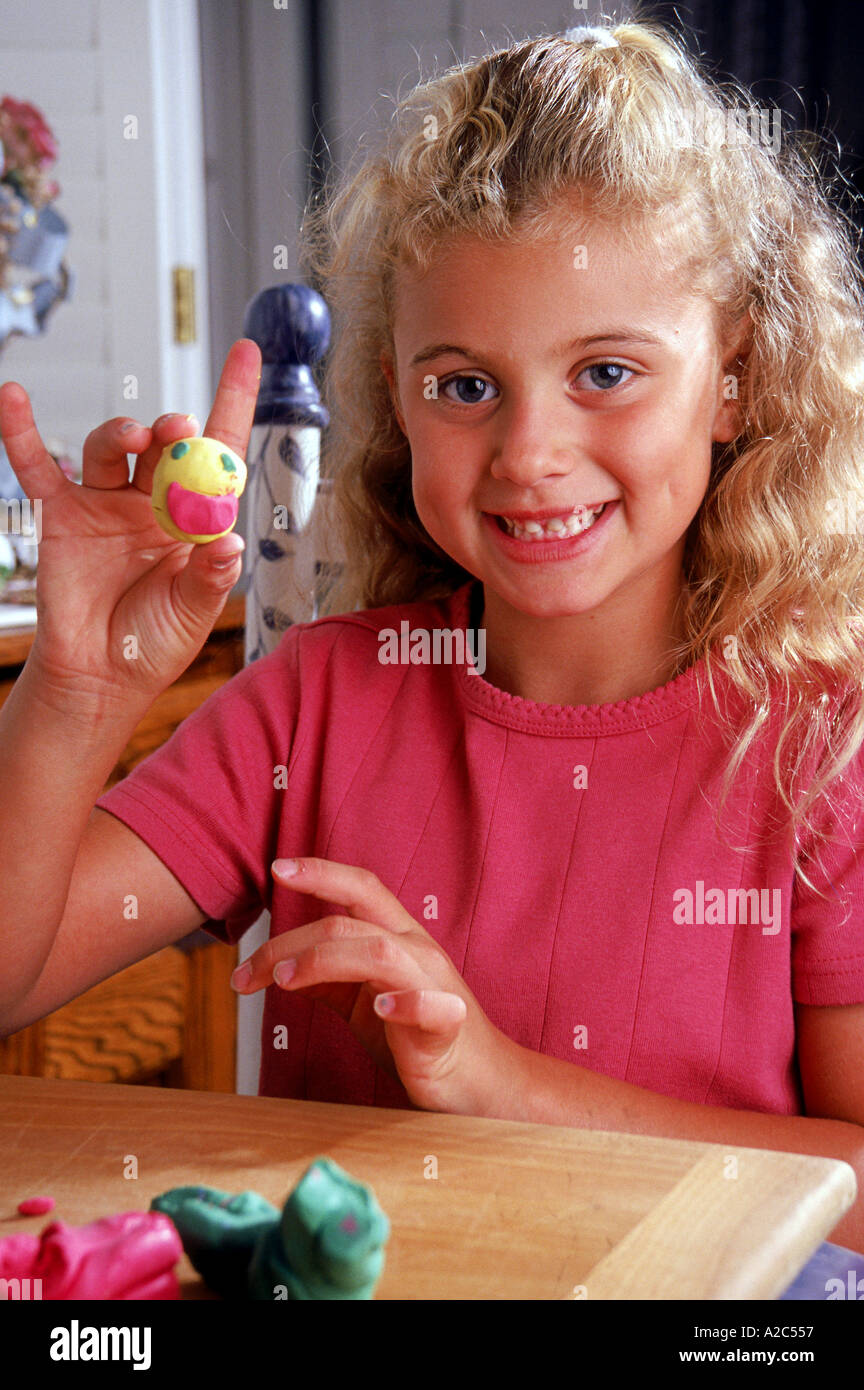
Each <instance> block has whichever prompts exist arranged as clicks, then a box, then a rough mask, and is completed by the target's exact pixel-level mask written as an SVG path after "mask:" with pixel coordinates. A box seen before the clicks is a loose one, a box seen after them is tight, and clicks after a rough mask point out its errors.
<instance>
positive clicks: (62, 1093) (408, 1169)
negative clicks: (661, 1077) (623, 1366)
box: [0, 1076, 856, 1300]
mask: <svg viewBox="0 0 864 1390" xmlns="http://www.w3.org/2000/svg"><path fill="white" fill-rule="evenodd" d="M323 1155H326V1156H328V1157H330V1158H332V1159H334V1160H335V1162H337V1163H338V1164H340V1165H341V1166H342V1167H343V1168H345V1169H346V1170H347V1171H348V1172H349V1173H350V1174H351V1175H352V1177H355V1178H359V1179H360V1180H361V1181H362V1182H365V1183H368V1184H369V1185H370V1186H371V1187H372V1188H373V1190H374V1192H375V1194H376V1196H377V1198H378V1200H379V1202H380V1203H381V1206H382V1207H383V1209H384V1211H385V1212H386V1213H387V1215H388V1217H389V1219H390V1223H391V1227H392V1231H391V1235H390V1240H389V1243H388V1246H387V1260H386V1267H385V1271H384V1275H383V1276H382V1279H381V1282H380V1284H379V1286H378V1291H377V1295H376V1296H377V1297H379V1298H383V1299H432V1300H437V1299H502V1298H503V1299H574V1298H585V1297H587V1298H589V1299H595V1300H596V1299H668V1300H675V1299H739V1298H741V1299H773V1298H776V1297H777V1296H778V1295H779V1294H780V1293H782V1291H783V1290H784V1289H785V1288H787V1287H788V1285H789V1284H790V1283H791V1281H792V1280H793V1279H794V1277H795V1275H796V1274H797V1273H798V1272H799V1270H800V1269H801V1267H802V1266H803V1265H804V1264H805V1263H806V1261H807V1259H808V1258H809V1256H810V1255H811V1254H812V1253H813V1251H814V1250H815V1249H816V1247H817V1246H818V1245H819V1243H820V1242H821V1241H822V1240H824V1239H825V1237H826V1236H827V1235H828V1233H829V1232H830V1231H831V1229H832V1228H833V1227H834V1226H835V1225H836V1224H837V1222H838V1221H839V1220H840V1218H841V1217H842V1216H843V1214H844V1213H845V1212H846V1211H847V1210H848V1209H849V1207H850V1206H851V1205H852V1203H853V1202H854V1200H855V1195H856V1184H855V1174H854V1171H853V1169H852V1168H851V1167H850V1166H849V1164H847V1163H842V1162H839V1161H837V1160H835V1159H829V1158H813V1157H807V1156H803V1155H798V1154H786V1153H772V1152H767V1151H765V1150H761V1149H741V1148H734V1149H733V1148H729V1147H728V1146H720V1145H714V1144H691V1143H684V1142H681V1141H678V1140H669V1139H653V1138H643V1137H641V1136H637V1135H629V1134H612V1133H606V1132H601V1131H589V1130H579V1129H562V1128H557V1127H552V1126H547V1125H525V1124H515V1123H511V1122H509V1121H504V1120H477V1119H470V1118H465V1117H463V1116H458V1115H436V1114H429V1113H426V1112H423V1111H405V1110H383V1109H371V1108H366V1107H364V1106H346V1105H323V1104H319V1103H317V1102H312V1101H290V1100H272V1099H269V1098H259V1097H255V1096H228V1095H219V1094H215V1093H212V1092H203V1091H202V1092H196V1091H175V1090H167V1089H165V1090H162V1089H154V1088H150V1087H146V1088H141V1087H136V1086H121V1085H97V1084H94V1083H91V1082H82V1081H57V1080H49V1079H45V1078H41V1077H25V1076H0V1236H4V1235H9V1234H11V1233H12V1232H14V1231H32V1232H34V1233H35V1232H38V1231H39V1230H41V1229H42V1227H43V1226H44V1224H45V1223H46V1221H48V1220H54V1219H59V1220H63V1221H66V1222H69V1223H70V1224H73V1225H77V1224H81V1223H83V1222H86V1221H93V1220H95V1219H96V1218H97V1217H100V1216H107V1215H110V1214H111V1213H114V1212H120V1211H132V1210H138V1211H146V1210H147V1208H148V1207H149V1205H150V1201H151V1199H152V1198H153V1197H155V1196H156V1195H157V1193H160V1192H164V1191H166V1190H167V1189H168V1188H170V1187H179V1186H181V1185H185V1184H192V1183H205V1184H208V1185H211V1186H213V1187H218V1188H221V1189H222V1190H224V1191H229V1192H240V1191H243V1190H245V1189H248V1188H252V1189H253V1190H254V1191H256V1192H260V1193H261V1194H262V1195H263V1196H264V1197H267V1198H268V1199H269V1200H270V1201H271V1202H273V1203H275V1204H276V1205H277V1206H281V1205H282V1203H283V1202H284V1200H285V1198H286V1196H287V1194H288V1192H289V1191H290V1189H291V1188H292V1187H293V1186H294V1184H295V1183H296V1182H297V1180H298V1179H299V1177H300V1175H301V1174H302V1173H303V1171H304V1170H305V1168H306V1167H307V1166H308V1164H310V1163H311V1162H312V1161H313V1160H314V1159H315V1158H318V1157H320V1156H323ZM130 1156H134V1158H135V1159H136V1160H137V1171H138V1177H137V1179H134V1180H130V1179H128V1178H124V1176H123V1173H124V1165H126V1167H127V1170H128V1166H129V1162H130ZM730 1159H737V1172H738V1176H737V1177H734V1176H731V1172H732V1171H733V1167H734V1165H733V1164H732V1163H731V1162H730ZM436 1171H437V1177H435V1176H432V1174H433V1173H435V1172H436ZM427 1175H428V1176H427ZM42 1193H48V1194H49V1195H51V1196H53V1197H54V1198H55V1199H56V1201H57V1206H56V1208H55V1210H54V1212H53V1213H52V1214H51V1216H49V1217H45V1216H41V1217H26V1218H25V1217H19V1216H17V1214H16V1207H17V1205H18V1202H19V1201H21V1200H22V1198H24V1197H29V1196H35V1195H39V1194H42ZM178 1275H179V1278H180V1281H181V1285H182V1286H183V1296H184V1298H201V1297H207V1296H208V1291H207V1290H206V1289H205V1288H204V1286H203V1285H202V1284H201V1281H200V1279H199V1278H198V1276H197V1274H196V1273H195V1271H194V1270H193V1269H192V1267H191V1265H190V1264H189V1263H188V1261H187V1260H186V1258H185V1256H184V1258H183V1261H182V1262H181V1264H180V1265H179V1267H178Z"/></svg>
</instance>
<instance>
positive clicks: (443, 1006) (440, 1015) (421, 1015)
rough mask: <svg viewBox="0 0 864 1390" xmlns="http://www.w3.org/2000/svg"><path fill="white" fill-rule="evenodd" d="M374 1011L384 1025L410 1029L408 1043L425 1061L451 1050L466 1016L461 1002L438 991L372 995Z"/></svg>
mask: <svg viewBox="0 0 864 1390" xmlns="http://www.w3.org/2000/svg"><path fill="white" fill-rule="evenodd" d="M373 1007H374V1009H375V1012H376V1014H377V1015H378V1017H379V1018H382V1019H383V1020H384V1022H385V1023H388V1024H389V1023H396V1024H400V1025H402V1026H404V1027H407V1028H411V1029H412V1030H413V1037H412V1042H413V1045H414V1047H415V1049H416V1050H417V1052H418V1053H421V1054H422V1055H423V1057H424V1059H425V1060H426V1061H427V1062H431V1061H435V1060H437V1058H439V1057H441V1056H443V1054H444V1053H445V1052H447V1051H448V1049H449V1048H450V1047H452V1045H453V1043H454V1042H455V1040H456V1038H457V1036H458V1034H459V1030H460V1029H461V1027H462V1024H463V1023H464V1022H465V1019H466V1018H467V1016H468V1008H467V1005H466V1003H465V1000H464V999H462V998H461V997H460V996H459V995H458V994H449V993H447V992H446V991H445V990H441V989H403V990H397V991H395V992H391V993H388V994H377V995H376V996H375V1003H374V1006H373Z"/></svg>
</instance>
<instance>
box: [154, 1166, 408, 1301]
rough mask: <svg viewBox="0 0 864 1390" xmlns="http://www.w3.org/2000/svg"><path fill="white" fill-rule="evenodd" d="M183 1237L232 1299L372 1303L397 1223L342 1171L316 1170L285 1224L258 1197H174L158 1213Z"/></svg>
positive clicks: (198, 1190) (207, 1276)
mask: <svg viewBox="0 0 864 1390" xmlns="http://www.w3.org/2000/svg"><path fill="white" fill-rule="evenodd" d="M150 1209H151V1211H161V1212H164V1214H165V1215H166V1216H169V1217H170V1218H171V1220H172V1221H173V1222H174V1225H175V1226H176V1227H177V1230H178V1232H179V1235H180V1239H181V1240H182V1242H183V1249H184V1250H185V1252H186V1254H187V1255H188V1256H189V1259H190V1261H191V1262H192V1265H193V1266H194V1268H195V1269H196V1270H197V1271H198V1273H199V1274H200V1275H201V1277H202V1279H204V1281H205V1283H206V1284H208V1285H209V1287H210V1288H211V1289H213V1290H214V1292H215V1293H218V1294H221V1296H222V1297H223V1298H228V1299H244V1298H248V1299H256V1300H264V1301H266V1302H272V1301H274V1300H275V1301H279V1300H281V1299H326V1298H337V1299H342V1298H348V1299H371V1298H372V1296H373V1294H374V1292H375V1286H376V1284H377V1282H378V1280H379V1278H380V1277H381V1271H382V1269H383V1267H384V1244H385V1242H386V1241H387V1238H388V1236H389V1234H390V1223H389V1222H388V1220H387V1217H386V1216H385V1215H384V1213H383V1212H382V1210H381V1208H380V1207H379V1205H378V1203H377V1201H376V1200H375V1196H374V1194H373V1193H372V1192H371V1190H370V1189H369V1188H368V1187H365V1186H364V1185H363V1184H362V1183H359V1182H355V1181H354V1180H353V1178H351V1177H349V1175H348V1174H347V1173H346V1172H344V1171H343V1170H342V1169H341V1168H340V1167H339V1166H338V1165H337V1164H336V1163H333V1162H332V1161H331V1160H330V1159H328V1158H319V1159H316V1161H315V1162H314V1163H313V1164H311V1165H310V1167H309V1168H307V1169H306V1172H305V1173H304V1174H303V1176H302V1178H301V1179H300V1181H299V1183H298V1184H297V1186H296V1187H295V1188H294V1191H293V1192H292V1193H291V1194H290V1195H289V1197H288V1199H287V1201H286V1203H285V1206H284V1208H283V1211H282V1213H281V1215H280V1213H279V1211H278V1210H277V1208H276V1207H274V1206H273V1205H272V1204H271V1203H270V1202H268V1201H266V1200H265V1199H264V1198H263V1197H261V1196H259V1194H258V1193H257V1192H241V1193H239V1194H237V1195H236V1196H232V1195H231V1193H229V1192H220V1191H218V1189H216V1188H215V1187H174V1188H172V1189H171V1190H170V1191H169V1192H163V1193H162V1194H161V1195H160V1196H158V1197H155V1198H154V1199H153V1201H152V1202H151V1203H150Z"/></svg>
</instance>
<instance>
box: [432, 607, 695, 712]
mask: <svg viewBox="0 0 864 1390" xmlns="http://www.w3.org/2000/svg"><path fill="white" fill-rule="evenodd" d="M479 582H480V581H479V580H468V581H467V582H466V583H465V584H463V586H462V587H461V588H460V589H457V590H456V591H455V592H454V593H453V594H451V596H450V598H449V599H447V600H445V602H446V604H447V605H448V606H449V611H450V626H451V627H452V628H460V627H461V628H463V629H467V628H468V627H469V626H471V624H470V621H469V620H470V615H471V613H472V609H474V605H473V604H472V594H475V586H477V587H478V588H479ZM475 602H476V598H475ZM474 611H476V609H474ZM704 667H705V662H704V659H702V660H700V661H697V662H695V663H694V664H693V665H692V666H688V668H687V670H686V671H682V672H681V673H680V674H679V675H677V676H673V678H672V680H670V681H667V682H666V684H665V685H659V686H657V687H656V688H655V689H654V690H649V691H646V692H645V694H644V695H634V696H632V697H631V699H629V700H617V701H616V702H615V703H614V704H607V705H547V704H541V703H540V702H539V701H536V700H526V699H524V698H523V697H522V696H521V695H511V694H510V693H509V692H508V691H506V690H499V689H498V687H497V686H494V685H490V683H489V681H487V680H485V679H484V678H483V676H481V675H479V674H478V673H477V671H476V670H475V668H474V666H473V663H469V664H465V665H461V664H459V663H456V665H455V666H454V668H453V670H454V673H455V678H456V684H457V688H458V690H459V693H460V696H461V698H462V700H463V702H464V704H465V705H466V706H467V707H468V708H469V709H471V710H473V711H474V713H475V714H479V715H482V716H483V718H485V719H489V720H491V721H492V722H493V723H496V724H503V725H505V726H506V727H507V728H510V729H517V730H520V731H521V732H523V733H543V734H553V735H557V736H558V737H561V738H567V737H573V736H578V735H589V736H593V735H604V734H607V735H608V734H621V733H626V732H628V731H629V730H634V729H645V728H648V727H650V726H651V725H652V724H660V723H663V722H664V721H665V720H667V719H672V718H674V717H675V716H676V715H678V714H681V713H682V712H684V711H686V710H689V709H691V708H692V706H693V705H694V703H695V702H696V701H697V700H698V698H699V682H698V676H699V674H700V672H702V671H704ZM706 688H707V687H706Z"/></svg>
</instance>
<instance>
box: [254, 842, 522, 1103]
mask: <svg viewBox="0 0 864 1390" xmlns="http://www.w3.org/2000/svg"><path fill="white" fill-rule="evenodd" d="M285 862H286V861H285V860H276V861H275V863H274V865H273V874H274V877H275V879H276V880H277V882H278V883H279V885H280V886H282V887H285V888H295V889H296V890H297V891H298V892H300V893H311V894H314V896H316V897H319V898H323V899H325V900H326V901H327V902H328V903H337V904H338V905H339V906H340V907H343V908H344V909H345V915H344V916H330V917H322V918H321V919H320V920H318V921H315V922H310V923H307V925H306V926H303V927H297V928H296V929H295V930H294V931H288V932H284V933H282V935H280V936H277V937H274V938H272V940H270V941H267V942H265V943H264V945H263V946H259V947H258V949H257V950H256V951H253V953H252V955H251V956H250V957H249V958H248V960H246V961H244V962H243V965H241V966H239V967H238V969H237V970H236V971H235V972H234V975H233V976H232V980H231V983H232V985H233V986H234V988H235V989H237V990H238V991H239V992H241V993H243V994H251V993H254V992H255V991H256V990H259V989H263V988H264V987H265V986H266V985H272V984H273V983H274V982H275V983H276V984H278V985H279V986H280V988H282V989H287V990H290V991H291V992H296V993H298V994H302V995H306V996H308V997H309V998H312V999H320V1000H322V1002H323V1003H325V1004H327V1005H328V1006H329V1007H330V1008H332V1009H334V1010H335V1011H336V1012H337V1013H338V1014H340V1015H341V1016H342V1018H344V1019H345V1020H346V1021H347V1023H348V1025H349V1027H350V1029H351V1031H352V1033H353V1034H354V1036H355V1037H356V1038H357V1039H358V1041H359V1042H361V1043H362V1044H363V1046H364V1047H365V1048H366V1051H367V1052H368V1053H369V1054H370V1055H371V1056H372V1057H373V1058H374V1060H375V1061H376V1062H377V1063H378V1065H379V1066H381V1067H383V1068H384V1069H385V1071H387V1072H388V1073H389V1074H390V1075H391V1076H393V1077H395V1078H396V1079H398V1080H399V1081H401V1082H402V1085H403V1086H404V1087H405V1090H406V1091H407V1092H408V1095H409V1097H410V1098H411V1100H412V1101H413V1102H414V1104H415V1105H418V1106H420V1107H422V1108H423V1109H424V1110H445V1111H449V1112H451V1113H453V1114H460V1115H490V1116H494V1115H497V1114H503V1110H502V1108H501V1105H502V1091H505V1090H506V1088H507V1085H508V1080H512V1079H513V1076H514V1073H515V1069H516V1068H518V1054H519V1053H520V1052H521V1050H522V1049H521V1048H520V1047H519V1045H518V1044H517V1043H515V1042H513V1041H512V1039H510V1038H508V1037H507V1036H506V1035H505V1034H504V1033H502V1032H501V1031H500V1030H499V1029H497V1028H496V1027H495V1026H494V1025H493V1024H492V1023H491V1022H490V1020H489V1019H488V1018H487V1017H486V1015H485V1013H484V1012H483V1010H482V1009H481V1007H480V1005H479V1004H478V1002H477V1000H476V999H475V998H474V995H473V994H472V993H471V991H470V989H469V988H468V986H467V985H466V984H465V981H464V980H463V979H462V977H461V976H460V975H459V973H458V972H457V970H456V968H455V966H454V965H453V963H452V961H451V960H450V958H449V956H448V955H447V954H446V952H445V951H444V950H443V949H442V947H441V946H439V945H438V943H437V941H435V940H434V939H433V938H432V937H431V936H430V935H429V933H428V932H427V931H425V930H424V929H423V927H421V926H420V924H419V922H416V921H415V920H414V918H413V917H411V915H410V914H409V913H408V912H407V911H406V910H405V908H404V907H403V906H402V904H401V903H400V902H399V900H398V898H396V897H395V896H394V895H393V894H392V893H391V892H390V891H389V889H387V888H385V887H384V884H383V883H382V882H381V880H380V879H379V878H377V877H376V876H375V874H373V873H371V872H369V870H367V869H360V868H356V867H354V866H352V865H350V864H336V863H334V862H333V861H332V860H329V859H297V860H294V861H287V862H293V863H295V864H297V866H298V869H297V872H296V873H294V874H293V875H291V876H290V877H287V876H283V874H282V872H281V871H280V870H279V868H278V867H277V866H278V865H280V864H284V863H285ZM289 962H291V963H292V964H293V967H294V968H293V974H291V975H290V978H286V977H285V975H286V973H288V972H290V966H289V964H288V963H289ZM286 967H287V972H286Z"/></svg>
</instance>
